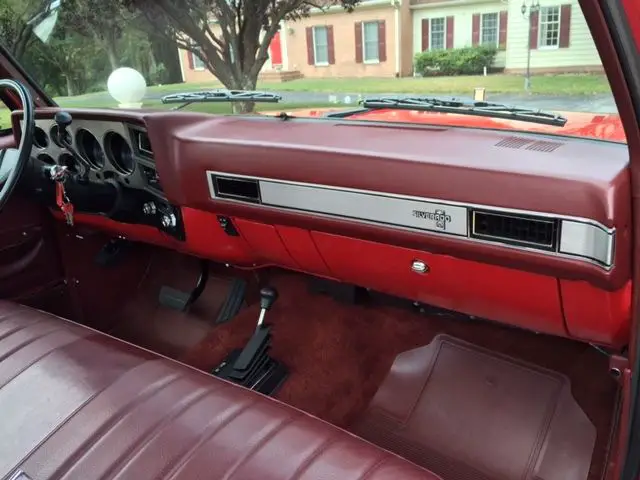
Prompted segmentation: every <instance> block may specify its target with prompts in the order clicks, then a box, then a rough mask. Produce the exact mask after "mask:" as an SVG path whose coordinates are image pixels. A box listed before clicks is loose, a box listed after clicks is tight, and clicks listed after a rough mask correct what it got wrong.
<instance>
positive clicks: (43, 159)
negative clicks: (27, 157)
mask: <svg viewBox="0 0 640 480" xmlns="http://www.w3.org/2000/svg"><path fill="white" fill-rule="evenodd" d="M36 158H37V159H38V160H40V161H41V162H42V163H45V164H47V165H55V164H56V161H55V160H54V159H53V157H52V156H51V155H47V154H46V153H41V154H40V155H38V156H37V157H36Z"/></svg>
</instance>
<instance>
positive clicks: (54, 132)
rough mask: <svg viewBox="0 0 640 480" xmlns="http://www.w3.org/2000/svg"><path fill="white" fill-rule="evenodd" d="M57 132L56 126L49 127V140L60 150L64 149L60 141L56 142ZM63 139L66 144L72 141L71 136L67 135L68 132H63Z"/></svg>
mask: <svg viewBox="0 0 640 480" xmlns="http://www.w3.org/2000/svg"><path fill="white" fill-rule="evenodd" d="M58 131H59V128H58V125H54V126H53V127H51V131H50V132H49V135H50V136H51V139H52V140H53V143H55V144H56V145H57V146H59V147H60V148H65V146H64V145H62V144H61V143H60V141H59V140H58ZM64 137H65V138H64V139H65V141H66V142H67V143H71V140H72V139H71V134H70V133H69V131H68V130H67V131H66V132H65V136H64Z"/></svg>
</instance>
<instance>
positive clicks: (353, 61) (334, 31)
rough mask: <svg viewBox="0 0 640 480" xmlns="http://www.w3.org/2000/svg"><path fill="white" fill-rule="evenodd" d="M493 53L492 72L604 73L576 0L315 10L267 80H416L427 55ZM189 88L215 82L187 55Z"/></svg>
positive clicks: (279, 47)
mask: <svg viewBox="0 0 640 480" xmlns="http://www.w3.org/2000/svg"><path fill="white" fill-rule="evenodd" d="M481 44H488V45H495V46H496V47H497V48H498V54H497V56H496V59H495V63H494V65H493V67H494V68H497V69H504V71H506V72H508V73H521V72H523V71H524V70H525V69H526V68H527V62H528V59H530V60H529V61H530V68H531V70H532V71H533V72H538V73H565V72H587V71H602V64H601V61H600V56H599V54H598V52H597V50H596V47H595V44H594V42H593V39H592V37H591V33H590V31H589V29H588V27H587V24H586V21H585V19H584V16H583V15H582V11H581V9H580V5H579V1H578V0H524V3H523V1H522V0H364V1H363V2H362V3H361V4H360V5H359V6H358V7H357V8H356V9H355V11H354V12H353V13H347V12H346V11H345V10H344V9H343V8H342V7H340V6H330V7H327V8H325V9H323V10H320V9H312V10H311V12H310V14H309V16H308V17H305V18H302V19H300V20H297V21H295V22H284V23H283V25H282V28H281V30H280V32H279V33H278V35H277V36H276V37H275V38H274V39H273V41H272V43H271V45H270V59H269V61H268V62H267V64H265V66H264V68H263V69H262V72H261V76H262V78H264V79H271V80H288V79H292V78H300V77H301V76H304V77H320V78H321V77H365V76H367V77H389V76H409V75H412V74H413V59H414V57H415V55H416V54H417V53H420V52H422V51H425V50H436V49H453V48H462V47H467V46H473V45H481ZM181 58H182V59H183V77H184V79H185V81H187V82H191V81H207V80H211V79H212V76H211V74H210V73H209V72H207V71H205V70H204V69H203V68H202V64H201V62H200V61H199V60H198V59H195V58H193V56H192V55H190V54H188V53H187V52H181Z"/></svg>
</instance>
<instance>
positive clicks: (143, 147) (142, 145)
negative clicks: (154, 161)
mask: <svg viewBox="0 0 640 480" xmlns="http://www.w3.org/2000/svg"><path fill="white" fill-rule="evenodd" d="M133 139H134V145H135V146H136V150H137V151H138V153H139V154H140V155H142V156H144V157H149V158H153V150H151V142H150V141H149V135H147V132H143V131H142V130H134V131H133Z"/></svg>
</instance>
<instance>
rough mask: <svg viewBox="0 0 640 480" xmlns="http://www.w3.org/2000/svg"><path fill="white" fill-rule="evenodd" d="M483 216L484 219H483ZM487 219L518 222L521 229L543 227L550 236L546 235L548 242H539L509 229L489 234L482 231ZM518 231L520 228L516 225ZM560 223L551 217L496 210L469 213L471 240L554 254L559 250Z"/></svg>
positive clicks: (505, 228) (471, 211)
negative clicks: (482, 224) (515, 233)
mask: <svg viewBox="0 0 640 480" xmlns="http://www.w3.org/2000/svg"><path fill="white" fill-rule="evenodd" d="M481 216H482V217H481ZM486 219H490V220H491V221H494V222H495V221H498V222H502V223H503V224H504V223H505V222H508V221H509V220H512V221H513V222H517V223H519V224H520V225H521V227H520V228H521V229H524V228H525V227H526V228H528V227H529V226H531V227H533V228H538V226H541V227H542V228H543V229H548V231H549V232H548V234H547V235H546V236H547V238H546V240H545V241H544V242H543V241H537V240H533V239H532V238H525V237H526V232H525V235H521V236H518V235H514V234H512V233H510V232H508V231H506V230H507V229H508V228H509V227H506V226H505V227H504V229H503V231H502V232H500V233H501V234H500V233H496V234H493V233H487V232H486V231H481V223H483V222H484V221H485V220H486ZM493 228H494V230H499V227H498V228H496V227H493ZM515 228H516V229H518V228H519V227H518V226H517V225H516V226H515ZM559 230H560V229H559V221H558V220H557V219H555V218H551V217H538V216H534V215H520V214H512V213H506V212H498V211H494V210H476V209H472V210H470V212H469V236H470V237H471V238H476V239H478V240H485V241H490V242H499V243H506V244H510V245H517V246H523V247H528V248H536V249H540V250H546V251H551V252H554V251H556V250H557V249H558V243H559V241H558V238H559V235H558V233H559Z"/></svg>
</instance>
